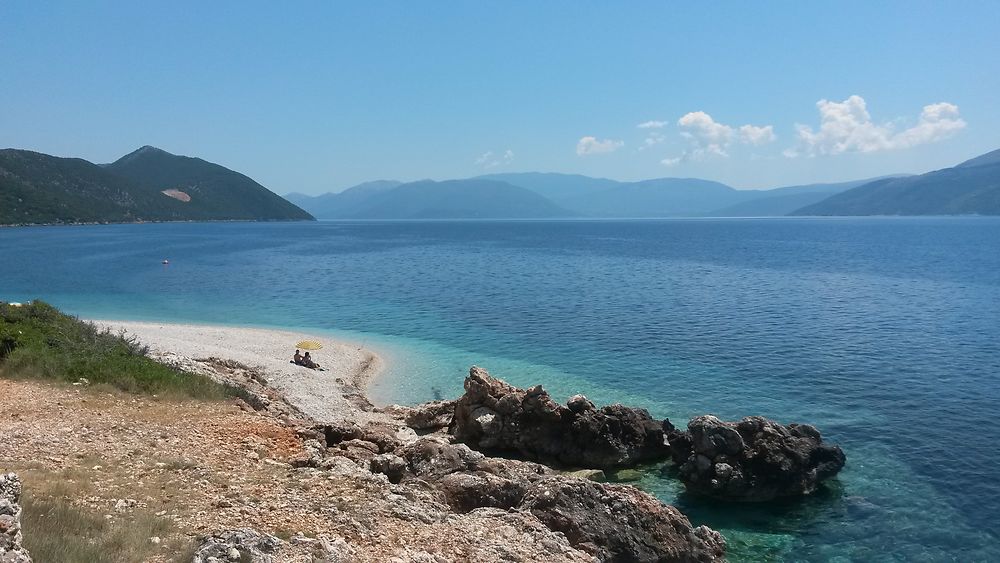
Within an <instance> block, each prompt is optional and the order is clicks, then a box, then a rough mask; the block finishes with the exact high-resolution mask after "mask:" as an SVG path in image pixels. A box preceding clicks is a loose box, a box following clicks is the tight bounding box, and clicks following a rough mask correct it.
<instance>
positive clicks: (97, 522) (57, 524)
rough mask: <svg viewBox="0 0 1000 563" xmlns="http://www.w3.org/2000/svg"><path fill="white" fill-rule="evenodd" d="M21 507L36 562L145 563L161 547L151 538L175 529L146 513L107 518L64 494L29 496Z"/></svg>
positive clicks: (30, 550) (28, 539) (140, 512)
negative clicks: (106, 562) (141, 562)
mask: <svg viewBox="0 0 1000 563" xmlns="http://www.w3.org/2000/svg"><path fill="white" fill-rule="evenodd" d="M29 491H30V489H29ZM22 508H23V509H24V512H23V516H22V519H23V526H24V528H25V530H30V533H27V534H25V537H24V545H25V547H26V548H27V549H28V551H29V552H30V553H31V555H32V557H33V558H34V559H35V560H36V561H59V562H61V563H93V562H94V561H109V562H122V563H125V562H131V561H143V560H145V559H146V558H147V557H149V556H150V555H152V554H154V553H155V552H156V551H157V550H161V549H163V548H162V546H160V545H157V544H154V543H153V542H152V541H151V540H150V538H153V537H159V536H165V535H167V533H168V532H169V531H170V529H171V523H170V521H168V520H166V519H164V518H159V517H157V516H154V515H153V514H149V513H148V512H146V511H134V512H132V513H130V514H123V515H121V516H120V517H118V518H114V519H109V518H106V517H105V516H104V515H103V514H101V513H99V512H97V511H94V510H91V509H87V508H83V507H79V506H76V505H74V504H73V503H72V502H70V501H69V500H68V499H66V498H64V497H60V496H43V497H40V496H36V495H34V494H31V493H30V492H26V493H25V495H24V497H23V502H22ZM188 560H190V559H188Z"/></svg>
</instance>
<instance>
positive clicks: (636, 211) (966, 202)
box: [0, 146, 1000, 224]
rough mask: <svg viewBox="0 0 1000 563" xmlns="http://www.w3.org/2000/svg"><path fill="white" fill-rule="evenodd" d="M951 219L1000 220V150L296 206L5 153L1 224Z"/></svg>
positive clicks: (175, 160) (550, 179) (523, 182)
mask: <svg viewBox="0 0 1000 563" xmlns="http://www.w3.org/2000/svg"><path fill="white" fill-rule="evenodd" d="M310 214H311V215H310ZM953 214H982V215H998V214H1000V150H997V151H993V152H991V153H987V154H984V155H981V156H979V157H976V158H973V159H971V160H968V161H966V162H963V163H961V164H959V165H957V166H955V167H953V168H946V169H943V170H937V171H934V172H929V173H927V174H921V175H919V176H905V175H895V176H886V177H880V178H870V179H867V180H857V181H853V182H841V183H835V184H810V185H802V186H787V187H782V188H774V189H769V190H737V189H735V188H732V187H730V186H727V185H725V184H721V183H719V182H712V181H709V180H700V179H697V178H658V179H653V180H643V181H638V182H620V181H617V180H610V179H607V178H591V177H587V176H580V175H573V174H555V173H537V172H528V173H518V174H489V175H485V176H478V177H475V178H468V179H462V180H447V181H441V182H436V181H432V180H422V181H419V182H408V183H402V182H398V181H394V180H378V181H374V182H366V183H364V184H360V185H357V186H354V187H352V188H349V189H347V190H344V191H342V192H340V193H328V194H323V195H320V196H308V195H304V194H297V193H293V194H288V196H287V200H286V199H283V198H281V197H279V196H277V195H275V194H274V193H272V192H270V191H269V190H267V189H266V188H265V187H264V186H261V185H260V184H258V183H257V182H255V181H253V180H252V179H250V178H248V177H247V176H244V175H243V174H240V173H238V172H234V171H232V170H229V169H227V168H224V167H222V166H219V165H218V164H212V163H210V162H206V161H204V160H202V159H199V158H190V157H185V156H177V155H173V154H170V153H168V152H166V151H163V150H160V149H157V148H154V147H149V146H146V147H142V148H140V149H139V150H136V151H135V152H133V153H130V154H128V155H126V156H123V157H122V158H120V159H118V160H117V161H115V162H113V163H111V164H106V165H97V164H93V163H90V162H87V161H85V160H82V159H78V158H58V157H54V156H49V155H46V154H41V153H37V152H31V151H25V150H16V149H6V150H0V224H32V223H81V222H127V221H176V220H182V221H183V220H254V221H261V220H268V221H269V220H310V219H312V218H313V216H315V217H318V218H320V219H359V220H364V219H372V220H376V219H377V220H382V219H389V220H399V219H542V218H570V217H594V218H626V217H635V218H655V217H774V216H784V215H798V216H802V215H953Z"/></svg>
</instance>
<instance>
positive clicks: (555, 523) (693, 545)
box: [318, 427, 725, 561]
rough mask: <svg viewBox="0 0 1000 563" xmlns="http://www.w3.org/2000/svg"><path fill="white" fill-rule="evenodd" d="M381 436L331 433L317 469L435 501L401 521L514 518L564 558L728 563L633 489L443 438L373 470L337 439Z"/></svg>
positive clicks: (396, 446)
mask: <svg viewBox="0 0 1000 563" xmlns="http://www.w3.org/2000/svg"><path fill="white" fill-rule="evenodd" d="M382 432H388V430H386V429H382V430H375V429H372V428H371V427H369V428H366V429H363V430H362V429H360V428H358V429H350V428H340V429H337V430H336V431H331V430H330V429H329V428H327V429H325V431H324V432H323V434H324V435H326V437H327V438H329V439H330V440H331V441H330V443H327V444H326V446H327V449H326V455H327V456H328V458H327V459H326V460H323V461H321V462H320V463H319V464H318V466H319V467H330V468H334V467H339V464H338V463H335V462H334V461H333V460H342V461H341V463H348V464H352V465H353V464H355V463H356V464H357V465H360V466H361V468H363V469H367V470H368V471H370V472H372V473H373V474H375V475H376V476H378V477H382V475H378V474H380V473H381V474H384V475H385V477H388V479H386V480H387V481H388V482H389V483H394V484H395V483H398V485H391V486H397V487H402V488H401V489H398V491H404V490H405V491H409V492H408V493H406V495H411V496H412V495H418V496H421V495H425V494H426V495H430V497H429V498H427V499H426V502H428V503H429V506H428V507H426V508H423V509H420V510H419V511H418V512H413V511H411V510H409V509H407V510H406V511H402V512H405V514H402V512H401V514H402V515H397V516H399V517H404V516H405V517H406V518H408V519H410V518H415V519H420V520H425V519H426V520H427V521H428V522H437V521H440V520H442V519H445V518H447V517H448V516H447V513H448V512H451V513H453V514H460V515H463V516H466V515H467V516H468V517H471V518H474V519H475V520H476V521H479V520H483V519H486V518H497V522H498V525H499V523H500V521H501V520H510V519H511V518H513V517H514V515H517V519H518V520H519V522H520V524H519V526H520V527H523V528H524V529H532V527H535V528H537V529H540V530H547V532H546V533H550V534H554V535H553V536H552V537H551V538H550V539H549V540H545V541H546V542H548V543H549V544H551V550H552V555H553V556H556V557H557V558H558V556H559V554H564V555H565V553H568V552H567V551H566V550H575V551H577V552H580V553H583V554H588V555H589V556H591V557H593V558H594V559H596V560H599V561H721V560H722V554H723V552H724V549H725V544H724V542H723V541H722V538H721V536H719V535H718V534H716V533H715V532H712V531H711V530H709V529H708V528H704V527H700V528H694V527H692V526H691V523H690V522H689V521H688V520H687V518H686V517H684V515H683V514H681V513H680V512H678V511H677V510H675V509H673V508H672V507H668V506H665V505H663V504H662V503H661V502H660V501H658V500H657V499H656V498H654V497H652V496H650V495H649V494H647V493H644V492H642V491H639V490H638V489H634V488H632V487H624V486H617V485H608V484H603V483H595V482H592V481H587V480H584V479H578V478H573V477H570V476H566V475H563V474H559V473H557V472H555V471H553V470H552V469H549V468H548V467H546V466H544V465H540V464H538V463H534V462H530V461H520V460H515V459H503V458H494V457H488V456H486V455H484V454H483V453H481V452H478V451H476V450H474V449H472V448H470V447H469V446H468V445H466V444H462V443H456V442H455V441H454V437H452V436H450V435H448V434H443V433H436V434H431V435H428V436H424V437H420V438H416V439H415V440H413V441H410V442H408V443H406V442H402V441H399V442H396V441H392V440H387V441H385V446H386V451H383V452H382V453H380V454H378V455H376V456H375V457H373V458H371V459H370V460H368V461H367V462H364V461H363V460H357V461H351V456H352V452H351V451H350V449H349V448H343V447H341V443H340V442H337V441H336V440H337V439H338V438H340V439H341V442H352V441H355V440H360V441H366V442H371V443H374V442H377V441H379V439H378V438H376V436H375V434H378V433H382ZM354 467H355V470H357V469H359V467H357V466H354ZM400 498H402V497H400ZM413 498H416V497H413ZM432 507H438V508H432ZM441 511H445V512H444V513H443V514H442V513H441ZM411 512H412V513H411ZM560 545H561V546H563V547H559V546H560ZM567 559H568V558H567Z"/></svg>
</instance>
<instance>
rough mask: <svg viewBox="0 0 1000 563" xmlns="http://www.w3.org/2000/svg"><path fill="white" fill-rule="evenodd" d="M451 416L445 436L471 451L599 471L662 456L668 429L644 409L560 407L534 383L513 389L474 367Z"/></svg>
mask: <svg viewBox="0 0 1000 563" xmlns="http://www.w3.org/2000/svg"><path fill="white" fill-rule="evenodd" d="M454 412H455V414H454V419H453V421H452V427H451V430H452V433H453V434H454V435H455V437H456V438H457V439H458V440H460V441H462V442H464V443H466V444H468V445H469V446H470V447H472V448H473V449H476V450H480V451H486V452H514V453H516V454H517V455H519V456H522V457H525V458H527V459H532V460H536V461H539V462H542V463H551V464H556V465H564V466H574V467H589V468H598V469H612V468H619V467H629V466H632V465H635V464H637V463H643V462H649V461H658V460H661V459H665V458H666V457H667V456H669V455H670V448H669V447H668V446H667V443H666V435H667V433H669V432H672V431H673V430H674V427H673V425H671V424H670V421H668V420H662V421H660V420H656V419H654V418H653V417H651V416H650V415H649V413H648V412H647V411H646V410H645V409H638V408H631V407H625V406H622V405H618V404H615V405H609V406H605V407H602V408H597V407H595V406H594V404H593V403H592V402H590V401H589V400H587V398H586V397H584V396H583V395H576V396H574V397H573V398H571V399H570V400H569V403H568V405H567V406H562V405H559V404H557V403H556V402H555V401H553V400H552V398H551V397H550V396H549V394H548V393H547V392H546V391H545V390H544V389H542V387H541V386H540V385H536V386H535V387H532V388H530V389H519V388H517V387H513V386H511V385H508V384H507V383H504V382H503V381H500V380H499V379H495V378H493V377H492V376H490V374H489V373H487V372H486V370H484V369H482V368H479V367H475V366H474V367H473V368H472V369H471V370H470V371H469V376H468V377H467V378H466V379H465V394H464V395H462V397H461V398H459V400H458V401H456V402H455V411H454Z"/></svg>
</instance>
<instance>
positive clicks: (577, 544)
mask: <svg viewBox="0 0 1000 563" xmlns="http://www.w3.org/2000/svg"><path fill="white" fill-rule="evenodd" d="M172 361H174V362H175V363H176V362H180V363H182V364H183V365H185V366H186V367H188V368H192V367H193V368H197V371H199V372H201V373H206V374H209V373H210V374H211V376H212V377H213V378H216V379H219V380H223V381H226V382H227V383H229V384H231V385H236V386H239V387H241V388H243V389H245V390H246V391H247V394H246V401H245V402H244V401H240V403H241V405H242V406H241V408H243V409H244V410H245V411H252V412H255V413H257V414H256V416H264V417H269V418H273V419H274V420H275V421H280V425H281V426H283V427H284V428H287V429H288V431H289V432H291V433H292V435H294V439H295V440H296V441H297V445H295V446H294V447H293V450H294V451H296V452H297V453H294V454H291V455H290V457H288V458H287V459H284V460H281V461H277V460H276V461H275V462H274V464H275V465H276V466H281V465H284V466H285V467H287V475H286V478H287V479H288V480H289V481H288V483H286V486H295V485H294V483H295V482H296V481H314V480H315V479H325V480H327V481H330V482H333V483H342V485H339V486H343V487H348V489H347V490H350V488H354V489H355V490H357V491H361V492H359V493H358V494H359V495H361V496H360V497H359V498H363V499H364V500H363V501H359V502H363V503H365V505H364V506H356V507H353V508H352V510H354V511H355V512H352V514H355V513H356V514H357V515H356V516H353V517H351V518H349V519H348V520H336V518H335V519H334V520H335V521H336V522H339V524H336V529H337V530H339V532H338V533H337V534H332V533H331V534H325V535H317V537H312V538H308V537H304V536H303V537H299V539H298V540H297V542H298V543H296V542H295V541H291V540H282V539H279V538H278V537H276V536H275V535H273V533H274V531H273V530H268V529H260V528H258V529H253V528H240V527H235V528H222V529H208V530H205V532H206V533H204V534H203V535H202V537H203V539H202V540H201V544H200V546H199V547H198V549H197V551H196V553H195V555H194V559H193V560H194V561H195V562H204V563H209V562H213V563H214V562H219V561H259V562H276V561H300V560H301V561H330V562H333V561H379V560H386V561H428V562H429V561H435V562H438V561H453V560H476V561H480V560H481V561H501V560H505V561H508V560H513V561H538V560H551V561H616V562H618V561H620V562H626V561H678V562H681V561H683V562H687V561H691V562H711V561H722V560H724V558H725V541H724V539H723V538H722V536H721V534H719V533H718V532H716V531H714V530H712V529H710V528H708V527H706V526H697V527H695V526H692V524H691V523H690V521H689V520H688V519H687V517H686V516H684V515H683V514H682V513H681V512H680V511H678V510H677V509H676V508H674V507H672V506H669V505H665V504H663V503H662V502H660V501H659V500H658V499H656V498H655V497H653V496H652V495H650V494H648V493H645V492H643V491H641V490H639V489H637V488H635V487H632V486H629V485H622V484H610V483H602V482H595V481H591V480H588V479H585V478H579V477H577V476H574V475H571V474H567V473H566V472H564V471H560V469H566V468H574V469H580V468H582V469H607V470H611V469H620V468H629V467H633V466H635V465H636V464H639V463H647V462H655V461H662V460H668V459H672V460H674V463H676V464H677V466H678V467H679V468H680V470H679V475H680V478H681V479H682V480H683V481H684V483H685V485H686V486H687V488H688V490H689V491H691V492H693V493H696V494H702V495H706V496H711V497H715V498H723V499H727V500H734V501H741V502H745V501H761V500H768V499H771V498H775V497H778V496H788V495H802V494H809V493H811V492H813V491H815V490H816V488H817V487H818V486H819V485H820V483H821V482H822V481H823V480H825V479H829V478H831V477H833V476H835V475H836V473H837V472H838V471H839V470H840V468H842V467H843V464H844V461H845V458H844V455H843V452H842V451H840V449H839V448H837V447H836V446H829V445H826V444H823V442H822V439H821V437H820V435H819V432H818V431H816V429H815V428H813V427H811V426H807V425H789V426H782V425H779V424H776V423H773V422H771V421H767V420H766V419H761V418H748V419H744V420H743V421H740V422H738V423H724V422H722V421H719V420H718V419H715V418H714V417H697V418H696V419H693V420H692V421H691V422H690V423H689V424H688V427H687V430H678V429H677V428H675V427H674V425H673V424H671V423H670V421H669V420H656V419H654V418H653V417H651V416H650V415H649V413H648V412H646V411H645V410H643V409H637V408H631V407H625V406H622V405H610V406H605V407H600V408H598V407H597V406H595V405H594V404H593V403H591V402H590V401H589V400H587V399H586V397H583V396H575V397H572V398H571V399H570V400H569V401H568V403H567V404H566V405H560V404H558V403H556V402H555V401H553V400H552V398H551V397H550V396H549V395H548V393H547V392H546V391H545V390H544V389H542V388H541V387H540V386H536V387H533V388H531V389H526V390H525V389H518V388H516V387H513V386H510V385H508V384H506V383H504V382H503V381H500V380H498V379H495V378H493V377H492V376H490V374H488V373H487V372H486V371H485V370H482V369H481V368H477V367H473V368H472V369H471V370H470V373H469V376H468V377H467V378H466V381H465V394H464V395H463V396H462V397H460V398H458V399H457V400H454V401H437V402H433V403H427V404H424V405H420V406H416V407H402V406H396V405H393V406H389V407H385V408H382V409H377V408H375V407H374V406H372V405H371V403H369V402H368V401H367V400H357V399H355V400H347V401H338V402H337V406H338V414H339V415H341V416H337V417H331V416H328V414H329V412H330V411H323V413H325V414H326V415H327V416H323V417H322V418H317V417H315V416H313V415H312V414H311V413H310V412H309V409H308V406H309V403H304V404H303V403H301V402H299V403H295V404H293V403H292V402H289V401H288V400H286V398H285V396H284V395H283V393H281V392H279V391H278V390H276V389H275V388H274V387H273V386H271V385H270V384H269V381H268V379H267V374H266V373H265V372H263V371H262V370H260V369H257V368H253V367H249V366H247V365H244V364H240V363H238V362H234V361H231V360H221V359H218V358H203V359H197V360H196V359H192V358H179V357H176V356H174V357H173V358H172ZM352 392H353V391H352ZM360 395H361V396H362V397H363V393H360ZM303 407H306V408H303ZM268 461H270V460H268ZM27 486H30V483H29V484H28V485H27ZM227 502H228V501H227ZM220 506H225V505H220ZM0 512H2V510H0ZM366 513H368V514H385V515H387V516H388V517H389V518H391V519H393V520H394V521H398V522H399V526H400V532H399V533H400V534H417V535H418V536H419V535H421V534H423V533H424V532H420V531H419V530H420V529H421V528H426V529H427V530H434V531H435V533H436V534H444V536H440V537H441V539H442V540H443V539H444V537H445V536H449V535H451V536H452V537H451V539H453V540H454V539H455V538H456V537H459V541H461V539H460V537H461V536H464V537H465V539H466V540H469V539H470V538H471V542H472V545H469V543H468V542H465V543H464V544H462V545H463V547H454V548H452V551H448V548H446V547H444V548H442V549H441V551H438V552H432V551H430V550H429V548H427V547H426V545H425V546H424V547H423V548H420V549H418V546H416V545H414V546H412V548H411V549H406V550H404V551H400V550H399V549H397V550H396V551H394V552H392V555H391V556H389V555H388V554H386V553H383V552H381V551H379V550H378V549H376V548H373V545H378V544H379V543H380V542H381V540H379V539H378V538H377V537H372V536H371V535H370V532H367V531H366V530H370V529H372V526H373V525H374V524H373V523H367V524H366V523H364V520H363V518H364V516H363V515H364V514H366ZM345 515H346V514H345ZM0 518H2V517H0ZM327 518H328V517H327ZM381 525H384V523H382V524H381ZM403 528H405V530H407V531H404V530H403ZM351 530H354V531H353V532H351ZM27 533H28V534H30V533H31V532H30V530H27ZM515 538H516V539H515ZM292 540H295V538H292ZM441 543H442V544H444V543H445V542H444V541H442V542H441ZM305 544H309V545H310V546H311V547H310V549H309V550H308V551H309V553H310V555H309V556H308V557H305V556H302V558H297V557H299V556H298V555H295V554H296V553H298V554H301V553H303V547H302V546H303V545H305ZM3 561H4V563H6V560H5V559H4V560H3ZM17 561H26V560H17Z"/></svg>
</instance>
